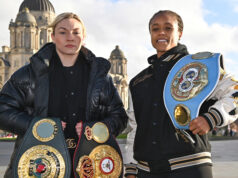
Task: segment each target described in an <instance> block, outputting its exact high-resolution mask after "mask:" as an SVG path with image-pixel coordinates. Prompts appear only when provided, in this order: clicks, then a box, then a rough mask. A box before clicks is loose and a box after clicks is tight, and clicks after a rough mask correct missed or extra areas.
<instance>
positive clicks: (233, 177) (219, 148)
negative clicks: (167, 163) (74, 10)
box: [0, 140, 238, 178]
mask: <svg viewBox="0 0 238 178" xmlns="http://www.w3.org/2000/svg"><path fill="white" fill-rule="evenodd" d="M211 144H212V157H213V162H214V166H213V172H214V178H238V140H226V141H211ZM13 146H14V143H12V142H0V178H2V177H3V173H4V171H5V169H6V166H7V164H8V162H9V159H10V156H11V153H12V150H13ZM120 147H121V148H122V152H124V143H123V142H121V143H120Z"/></svg>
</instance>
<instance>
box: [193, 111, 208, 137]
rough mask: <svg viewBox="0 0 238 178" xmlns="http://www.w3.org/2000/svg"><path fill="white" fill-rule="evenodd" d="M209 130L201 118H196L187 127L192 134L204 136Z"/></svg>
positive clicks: (206, 123)
mask: <svg viewBox="0 0 238 178" xmlns="http://www.w3.org/2000/svg"><path fill="white" fill-rule="evenodd" d="M210 129H211V128H210V126H209V124H208V122H207V120H206V119H205V118H204V117H202V116H198V117H197V118H195V119H194V120H192V121H191V122H190V125H189V130H191V131H192V132H193V134H199V135H205V134H207V133H208V132H209V131H210Z"/></svg>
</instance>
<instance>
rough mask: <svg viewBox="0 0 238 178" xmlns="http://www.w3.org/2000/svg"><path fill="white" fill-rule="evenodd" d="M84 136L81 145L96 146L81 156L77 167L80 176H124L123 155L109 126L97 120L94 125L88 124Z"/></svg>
mask: <svg viewBox="0 0 238 178" xmlns="http://www.w3.org/2000/svg"><path fill="white" fill-rule="evenodd" d="M84 138H86V139H84ZM84 138H83V139H82V140H81V146H83V145H85V146H87V147H88V148H89V147H93V146H92V145H94V148H93V149H92V150H90V151H89V152H88V154H86V153H84V154H83V155H81V156H80V159H79V161H78V165H77V168H76V172H77V174H78V175H79V177H80V178H81V177H82V178H98V177H101V178H110V177H113V178H119V177H120V176H122V157H121V155H120V153H119V152H118V150H119V147H118V145H117V144H115V142H116V141H115V140H114V138H113V137H112V136H111V135H110V134H109V130H108V128H107V126H106V125H105V124H104V123H102V122H96V123H95V124H94V125H93V126H92V127H89V126H86V127H85V131H84ZM79 150H80V149H79ZM81 153H82V151H81Z"/></svg>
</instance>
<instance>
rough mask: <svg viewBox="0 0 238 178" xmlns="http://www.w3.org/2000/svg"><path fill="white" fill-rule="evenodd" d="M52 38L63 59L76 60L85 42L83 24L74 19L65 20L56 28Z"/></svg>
mask: <svg viewBox="0 0 238 178" xmlns="http://www.w3.org/2000/svg"><path fill="white" fill-rule="evenodd" d="M51 38H52V40H53V42H54V43H55V46H56V51H57V53H58V55H59V57H60V58H61V59H67V58H76V57H77V56H78V53H79V50H80V49H81V46H82V43H83V40H84V33H83V26H82V23H81V22H79V21H78V20H77V19H74V18H66V19H63V20H62V21H60V22H59V23H58V24H57V25H56V26H55V29H54V33H53V34H52V35H51Z"/></svg>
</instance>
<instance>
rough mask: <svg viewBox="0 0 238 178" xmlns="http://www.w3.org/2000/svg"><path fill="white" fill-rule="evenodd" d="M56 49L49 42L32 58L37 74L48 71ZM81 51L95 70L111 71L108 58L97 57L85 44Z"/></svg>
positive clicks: (101, 71) (32, 64)
mask: <svg viewBox="0 0 238 178" xmlns="http://www.w3.org/2000/svg"><path fill="white" fill-rule="evenodd" d="M54 51H55V44H54V43H47V44H45V45H44V46H43V47H42V48H41V49H40V50H39V51H38V52H37V53H36V54H34V55H33V56H32V57H31V58H30V63H31V66H32V68H33V70H34V72H35V74H36V75H37V76H40V75H43V74H45V73H47V72H48V69H49V68H48V67H49V64H50V60H51V59H52V56H53V53H54ZM81 52H82V53H83V55H84V57H85V59H86V61H87V62H88V63H89V64H90V65H91V66H92V68H93V69H94V70H96V71H94V72H100V73H104V74H105V73H107V72H108V71H109V69H110V67H111V65H110V62H109V61H108V60H105V59H103V58H97V57H96V56H95V55H94V54H93V53H92V52H91V51H90V50H89V49H87V48H86V47H84V46H82V48H81Z"/></svg>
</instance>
